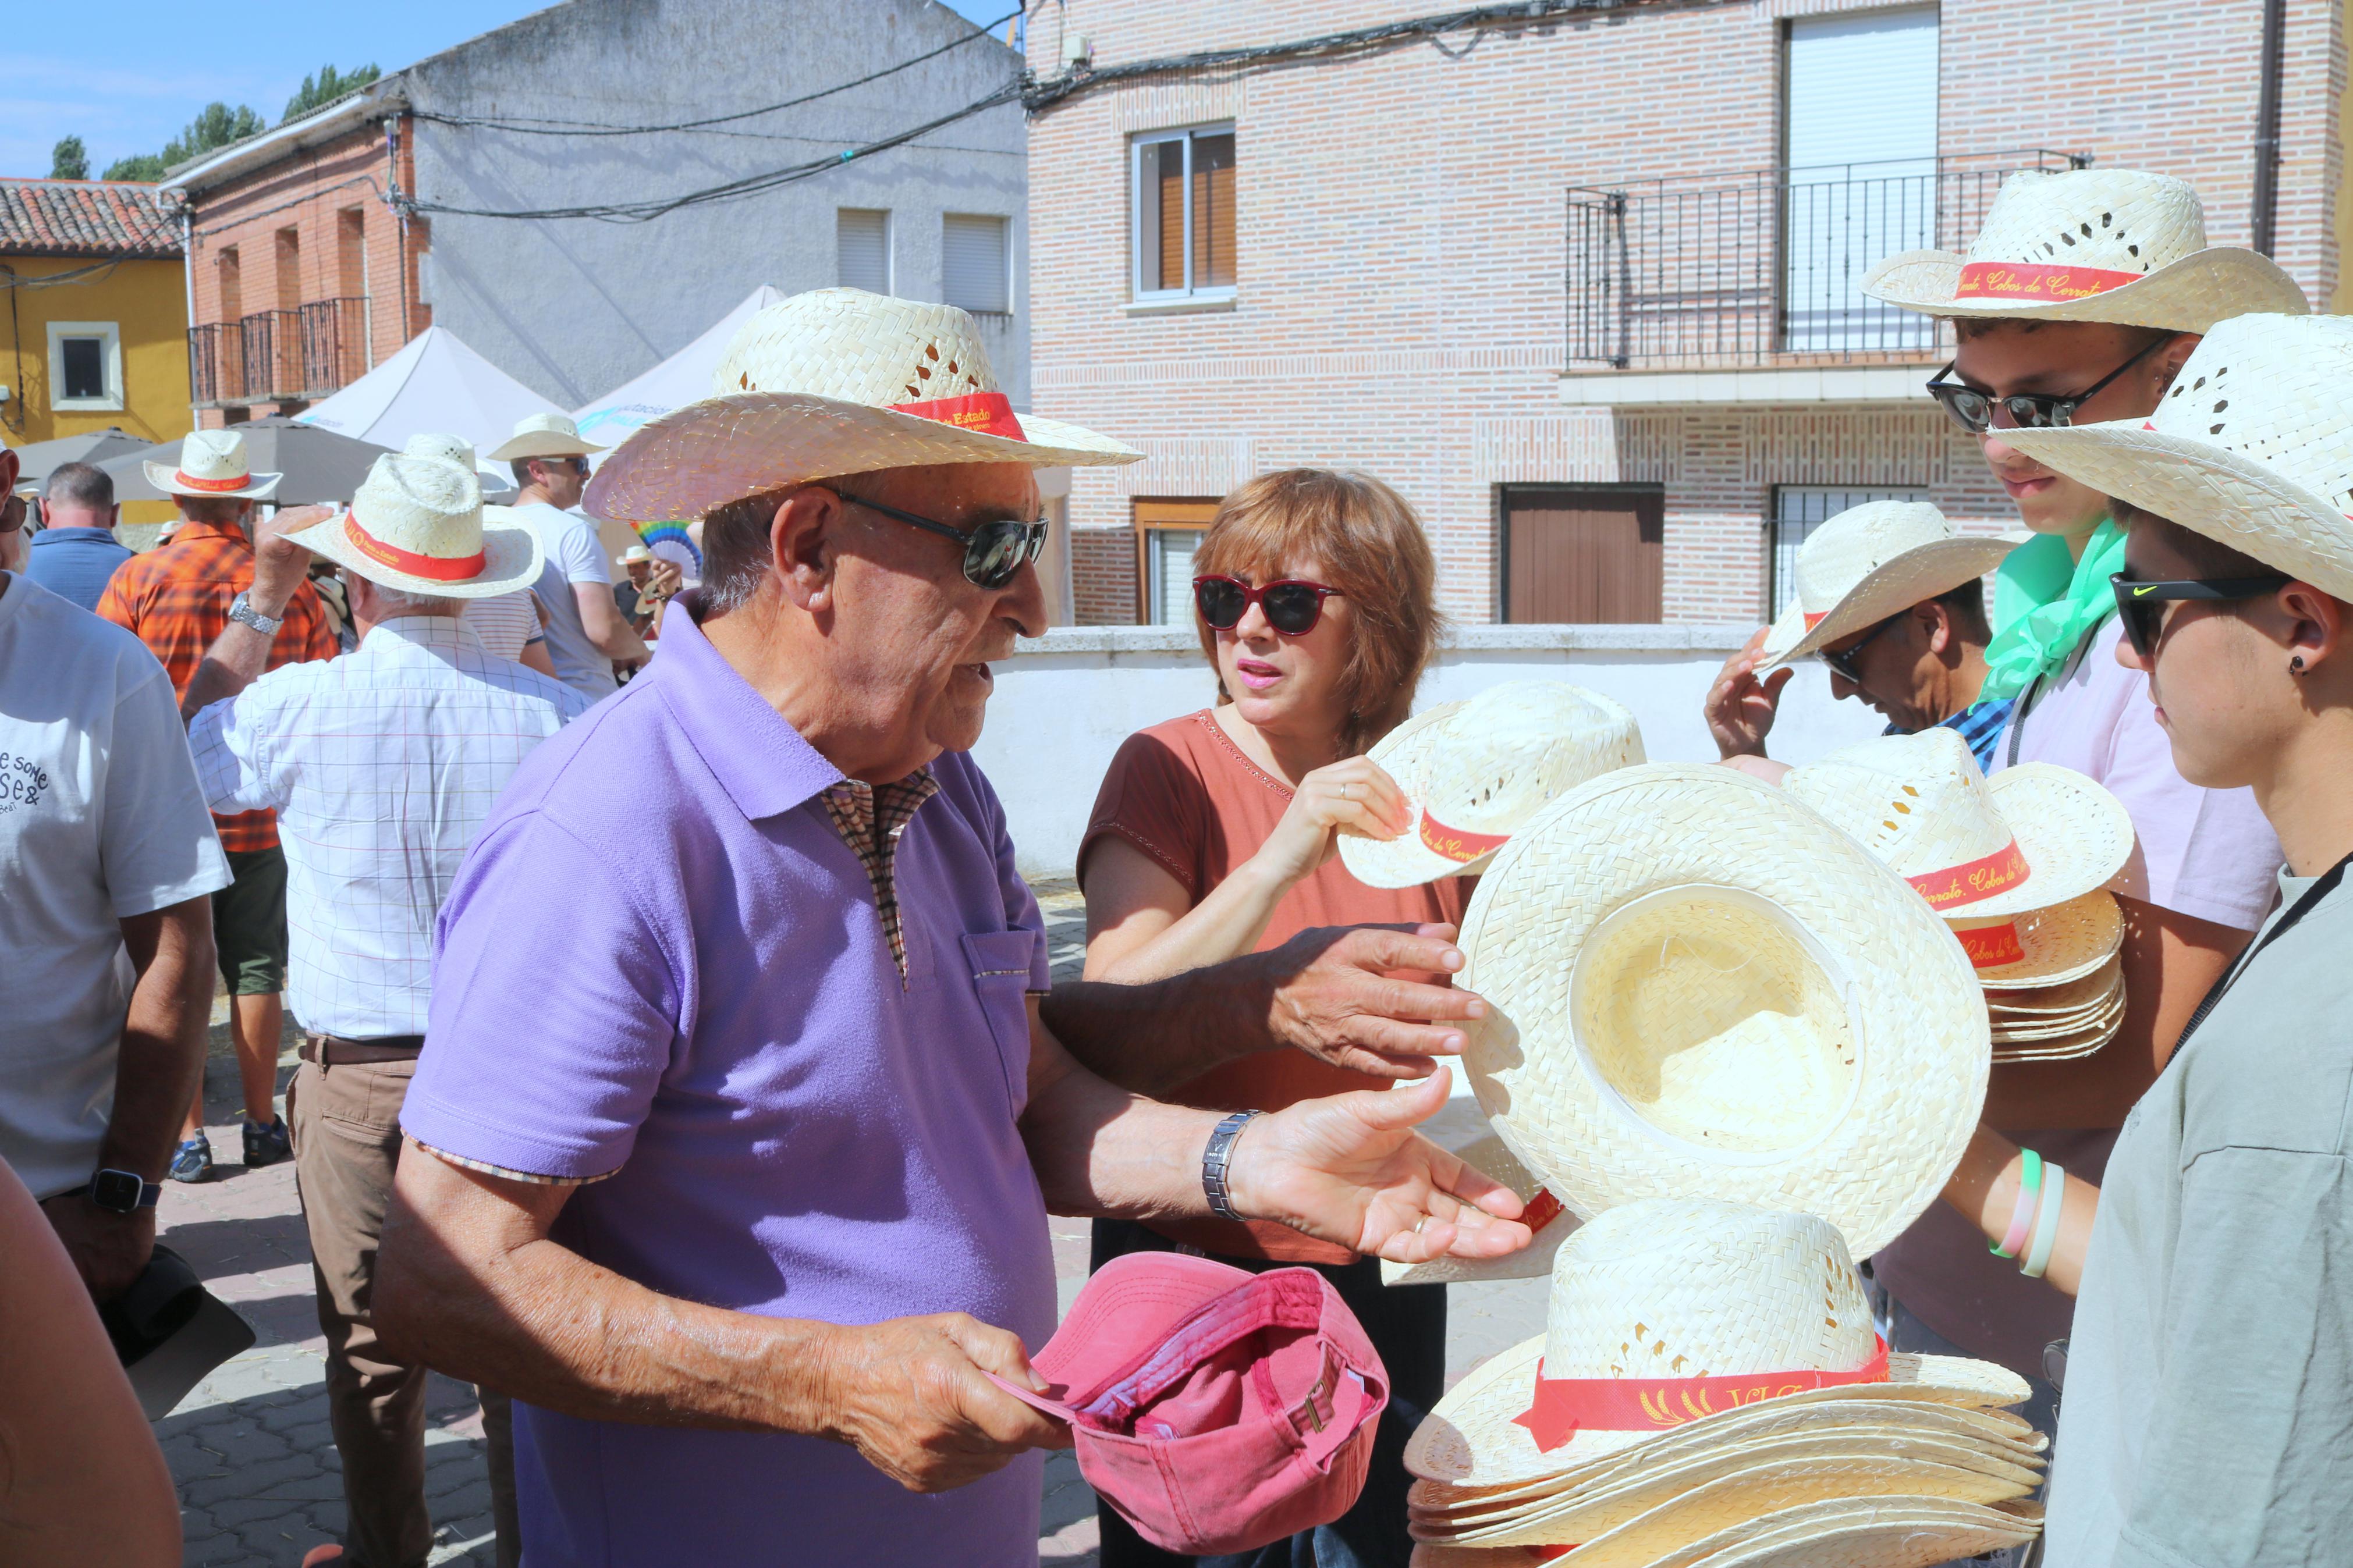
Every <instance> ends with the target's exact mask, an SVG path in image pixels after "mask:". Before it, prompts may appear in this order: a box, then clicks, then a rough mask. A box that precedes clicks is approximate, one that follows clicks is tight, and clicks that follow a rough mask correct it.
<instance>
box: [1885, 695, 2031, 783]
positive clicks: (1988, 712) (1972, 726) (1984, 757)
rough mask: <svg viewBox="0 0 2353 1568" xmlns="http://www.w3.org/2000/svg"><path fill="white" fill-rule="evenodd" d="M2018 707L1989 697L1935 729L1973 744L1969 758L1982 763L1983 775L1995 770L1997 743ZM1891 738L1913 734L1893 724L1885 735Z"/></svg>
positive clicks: (2008, 700) (2012, 700)
mask: <svg viewBox="0 0 2353 1568" xmlns="http://www.w3.org/2000/svg"><path fill="white" fill-rule="evenodd" d="M2017 705H2018V700H2017V699H2016V698H2014V697H1989V698H1987V699H1986V700H1984V701H1982V702H1972V703H1970V704H1969V705H1968V707H1967V708H1964V709H1962V710H1960V711H1959V712H1957V713H1956V714H1954V715H1953V716H1952V717H1951V718H1949V719H1945V720H1940V721H1938V722H1937V723H1936V725H1935V726H1934V728H1936V729H1938V730H1950V731H1953V732H1954V733H1955V734H1957V735H1958V736H1960V738H1961V739H1962V740H1964V741H1967V742H1968V743H1969V754H1970V755H1971V756H1973V757H1975V758H1977V760H1978V770H1979V771H1980V772H1986V771H1990V770H1991V768H1992V767H1993V748H1994V742H1997V741H1999V740H2000V739H2001V732H2002V731H2003V730H2004V729H2005V728H2007V727H2008V725H2009V723H2010V710H2011V709H2012V708H2014V707H2016V706H2017ZM1881 733H1883V734H1887V735H1909V734H1911V733H1912V731H1909V730H1906V729H1905V728H1904V727H1903V726H1902V725H1900V724H1890V725H1889V726H1887V728H1886V729H1885V730H1883V731H1881Z"/></svg>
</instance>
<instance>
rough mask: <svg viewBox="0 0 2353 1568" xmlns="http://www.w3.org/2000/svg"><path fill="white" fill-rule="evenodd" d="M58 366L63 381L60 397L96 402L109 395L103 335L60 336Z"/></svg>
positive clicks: (59, 391) (59, 392)
mask: <svg viewBox="0 0 2353 1568" xmlns="http://www.w3.org/2000/svg"><path fill="white" fill-rule="evenodd" d="M58 372H59V379H60V381H61V382H62V383H63V384H62V385H60V386H59V388H58V395H59V396H60V397H65V398H73V399H79V400H81V401H85V402H93V403H94V402H102V401H104V400H105V399H106V398H107V397H108V396H109V395H110V394H109V392H108V390H107V385H106V340H105V339H104V338H59V339H58Z"/></svg>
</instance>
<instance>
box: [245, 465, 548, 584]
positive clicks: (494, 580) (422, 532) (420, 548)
mask: <svg viewBox="0 0 2353 1568" xmlns="http://www.w3.org/2000/svg"><path fill="white" fill-rule="evenodd" d="M355 528H356V529H360V530H364V531H365V532H366V533H367V534H368V535H369V536H370V537H372V538H374V539H375V541H376V542H378V544H379V545H380V546H382V545H389V546H391V547H392V548H393V549H395V550H400V551H406V552H408V553H409V554H412V555H424V556H430V557H432V558H433V559H435V560H437V561H462V560H465V559H467V558H468V557H470V556H472V555H475V554H477V553H479V554H480V556H481V557H482V568H481V570H480V572H479V573H477V574H474V575H473V576H471V577H468V578H465V579H463V580H457V581H453V580H451V579H448V578H445V577H427V576H422V575H420V574H417V573H415V572H407V571H403V570H402V569H401V568H399V567H397V566H391V565H387V564H385V562H383V561H382V560H380V559H378V557H377V555H376V554H374V553H371V552H369V551H368V550H367V549H366V548H365V547H364V545H363V544H362V542H361V541H360V539H359V538H358V537H357V536H356V534H355V533H354V532H353V530H354V529H355ZM288 537H289V538H290V539H292V540H293V541H294V542H295V543H297V544H300V545H301V546H302V547H303V548H304V549H305V550H309V551H312V552H315V553H317V554H320V555H323V556H325V557H326V558H327V559H328V560H330V561H332V562H333V563H335V564H337V565H338V566H341V567H343V569H344V570H345V571H347V572H352V573H356V574H358V575H360V576H362V577H364V578H366V579H367V580H368V581H369V582H371V583H375V584H381V585H382V586H384V587H386V588H390V589H393V590H395V591H396V592H398V593H403V594H430V595H438V596H439V597H442V598H448V599H480V598H487V597H489V596H490V595H493V594H508V593H512V592H513V591H514V590H515V589H517V588H522V587H527V586H529V585H530V584H532V583H533V582H534V581H536V580H537V578H538V576H539V569H540V564H541V562H542V559H543V553H542V550H543V547H542V545H541V543H540V538H539V531H538V530H537V529H534V528H533V527H531V526H530V525H529V524H528V523H526V522H524V521H522V519H521V518H519V517H517V516H516V515H515V514H514V513H513V512H512V510H509V509H507V508H505V507H502V506H491V507H486V506H484V505H483V504H482V487H481V483H480V480H478V479H476V478H475V477H474V473H473V470H472V469H470V468H459V466H458V465H457V464H455V463H448V462H444V461H442V460H441V459H440V458H416V457H410V456H408V455H407V454H406V453H403V452H386V453H385V455H384V456H382V457H380V458H377V459H376V460H375V463H374V464H373V465H372V466H370V468H368V472H367V478H365V479H362V480H361V481H360V487H359V489H357V490H356V491H354V492H353V496H352V504H351V508H350V510H346V511H342V512H338V513H337V514H336V515H334V516H333V517H331V518H329V519H328V520H327V521H324V522H321V523H314V524H312V525H311V527H309V528H306V529H304V530H302V531H301V532H299V533H294V534H290V535H288Z"/></svg>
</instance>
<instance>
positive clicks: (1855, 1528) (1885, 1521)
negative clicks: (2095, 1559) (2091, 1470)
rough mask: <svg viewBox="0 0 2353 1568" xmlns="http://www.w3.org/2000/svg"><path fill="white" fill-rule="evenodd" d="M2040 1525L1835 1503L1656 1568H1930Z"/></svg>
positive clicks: (1472, 1550)
mask: <svg viewBox="0 0 2353 1568" xmlns="http://www.w3.org/2000/svg"><path fill="white" fill-rule="evenodd" d="M2041 1529H2042V1507H2041V1505H2039V1504H2035V1503H2028V1502H2012V1503H2005V1504H2003V1505H2001V1506H2000V1507H1996V1508H1987V1507H1983V1506H1981V1505H1979V1504H1977V1503H1967V1502H1957V1501H1947V1500H1943V1499H1937V1498H1887V1497H1871V1498H1858V1499H1851V1500H1850V1499H1843V1498H1841V1499H1836V1500H1831V1501H1827V1502H1820V1503H1803V1504H1800V1505H1799V1506H1798V1507H1796V1508H1791V1509H1781V1510H1776V1511H1774V1512H1772V1513H1767V1514H1763V1515H1759V1516H1758V1517H1757V1518H1755V1519H1750V1520H1744V1521H1740V1522H1739V1523H1737V1524H1733V1525H1729V1526H1727V1527H1725V1529H1723V1530H1721V1531H1717V1532H1716V1533H1715V1534H1714V1535H1711V1536H1708V1537H1707V1538H1706V1539H1704V1540H1702V1541H1699V1542H1694V1543H1692V1544H1691V1545H1689V1546H1684V1547H1681V1548H1679V1549H1677V1550H1676V1551H1675V1552H1673V1553H1672V1556H1669V1557H1667V1558H1665V1559H1664V1560H1663V1561H1665V1562H1668V1563H1673V1564H1674V1565H1675V1568H1930V1565H1931V1564H1934V1563H1957V1562H1960V1561H1962V1560H1963V1559H1971V1560H1974V1559H1975V1558H1977V1557H1978V1556H1979V1555H1980V1554H1982V1553H1986V1552H1998V1551H2000V1550H2003V1549H2004V1548H2007V1547H2011V1546H2019V1545H2023V1544H2024V1543H2025V1542H2029V1541H2031V1540H2032V1539H2033V1538H2034V1536H2035V1534H2036V1533H2037V1532H2038V1531H2040V1530H2041ZM1597 1544H1598V1543H1597ZM1572 1559H1574V1560H1577V1561H1586V1560H1587V1559H1585V1558H1584V1557H1583V1554H1582V1553H1581V1552H1566V1553H1565V1552H1562V1551H1561V1549H1560V1548H1558V1547H1537V1546H1514V1547H1504V1548H1502V1549H1500V1550H1498V1549H1489V1548H1483V1547H1477V1546H1442V1545H1438V1544H1435V1543H1430V1542H1422V1543H1419V1544H1417V1545H1416V1546H1415V1547H1414V1549H1413V1557H1412V1559H1411V1562H1410V1568H1534V1565H1535V1564H1536V1563H1560V1562H1567V1561H1570V1560H1572Z"/></svg>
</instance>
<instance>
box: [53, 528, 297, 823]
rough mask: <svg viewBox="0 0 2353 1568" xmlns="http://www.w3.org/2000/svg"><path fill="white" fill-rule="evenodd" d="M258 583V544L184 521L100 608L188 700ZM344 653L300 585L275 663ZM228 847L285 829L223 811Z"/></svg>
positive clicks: (123, 577) (264, 816)
mask: <svg viewBox="0 0 2353 1568" xmlns="http://www.w3.org/2000/svg"><path fill="white" fill-rule="evenodd" d="M252 586H253V546H252V545H251V544H249V543H248V542H247V541H246V537H245V531H244V530H243V529H241V528H239V527H237V525H236V524H235V523H219V522H185V523H182V524H181V525H180V528H179V531H177V532H175V533H174V534H173V535H172V537H171V539H170V541H169V542H166V543H164V544H163V545H161V546H159V547H158V548H156V549H153V550H150V551H148V552H146V553H145V554H143V555H134V556H132V558H131V559H130V560H128V561H126V562H124V563H122V564H121V566H120V567H118V568H117V569H116V570H115V574H114V576H113V577H112V578H111V580H110V581H109V582H108V583H107V584H106V592H105V593H104V594H102V595H100V597H99V601H98V613H99V614H100V616H104V617H105V618H106V619H108V620H110V621H112V622H113V623H114V624H115V625H116V626H121V627H122V628H123V629H125V630H126V631H129V632H131V633H132V635H133V636H135V637H138V639H139V640H140V641H141V642H143V643H145V644H146V645H147V650H148V651H149V652H150V653H153V655H154V656H155V657H156V658H159V659H161V660H162V661H163V664H164V673H165V674H167V675H169V676H170V677H171V678H172V690H173V691H174V694H176V695H178V696H181V697H185V696H186V695H187V694H188V682H189V681H191V680H194V679H195V678H196V667H197V666H198V665H200V664H202V663H203V662H204V660H205V650H206V649H207V648H209V647H212V646H213V639H214V638H216V637H219V636H220V635H221V632H222V630H223V628H225V627H226V626H227V625H228V607H229V605H231V604H232V603H234V602H235V601H236V598H237V595H239V594H242V593H244V592H245V591H246V590H247V589H248V588H250V587H252ZM340 651H341V648H340V647H339V645H338V644H337V643H336V641H335V630H334V627H333V626H331V625H330V624H329V623H328V620H327V612H326V610H325V608H324V607H323V606H322V605H321V604H320V603H319V595H317V594H315V593H313V592H312V591H311V585H310V584H308V583H305V584H302V585H301V587H299V588H297V589H295V590H294V597H293V598H292V599H291V600H290V601H289V602H288V603H287V605H286V624H285V625H284V626H280V627H279V628H278V636H277V637H275V638H274V639H272V640H271V642H270V644H269V668H271V669H277V668H280V667H281V666H284V665H290V664H301V663H303V662H305V661H306V660H311V659H323V658H334V657H335V655H336V654H337V653H338V652H340ZM213 824H214V826H216V827H218V828H219V829H220V841H221V847H222V848H224V849H227V850H230V851H232V852H235V851H247V850H254V849H267V848H269V847H271V846H272V845H274V844H276V843H277V842H278V828H277V826H276V824H275V820H274V818H273V817H272V816H271V815H270V814H269V812H267V811H248V812H239V813H236V814H234V815H229V816H222V815H219V814H217V813H216V814H215V816H214V817H213Z"/></svg>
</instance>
